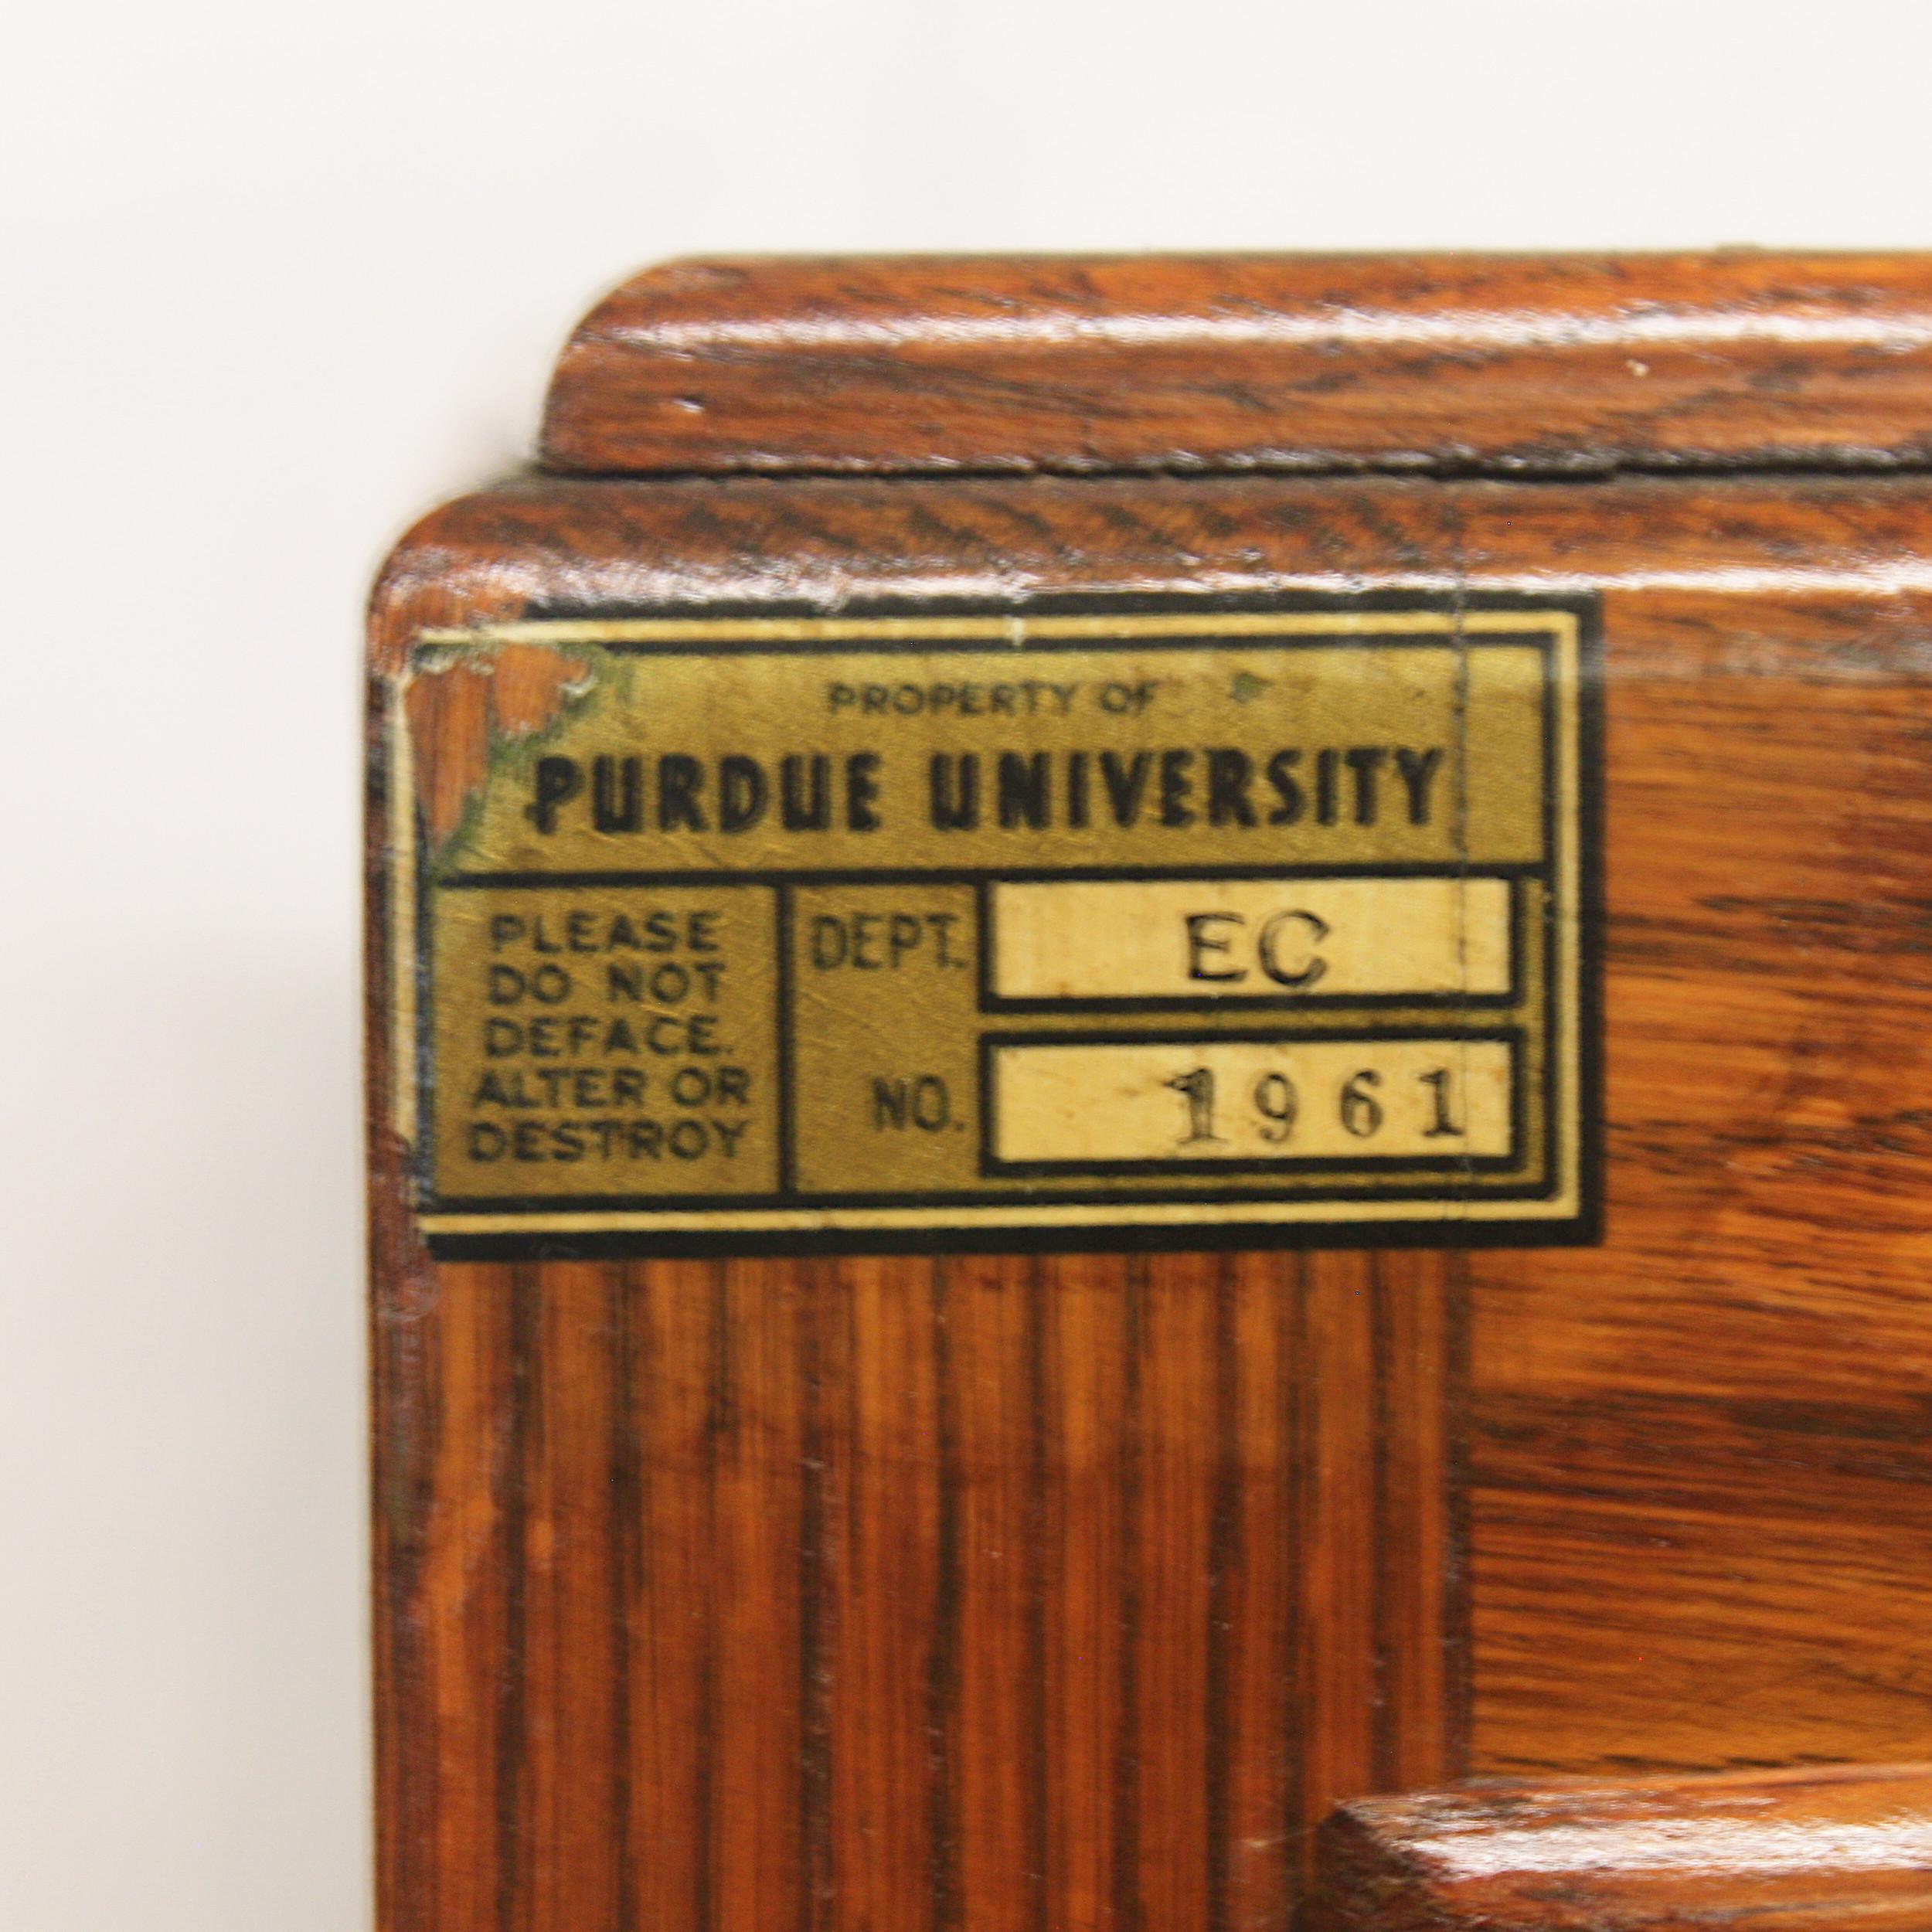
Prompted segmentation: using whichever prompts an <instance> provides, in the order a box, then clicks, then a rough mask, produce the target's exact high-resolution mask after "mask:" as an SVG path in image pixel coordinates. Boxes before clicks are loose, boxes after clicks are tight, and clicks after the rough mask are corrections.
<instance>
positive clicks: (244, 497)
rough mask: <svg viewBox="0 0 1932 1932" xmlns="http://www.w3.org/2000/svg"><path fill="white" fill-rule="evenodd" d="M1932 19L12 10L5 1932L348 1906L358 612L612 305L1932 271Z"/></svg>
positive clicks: (728, 8) (357, 7)
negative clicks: (1919, 259) (847, 254)
mask: <svg viewBox="0 0 1932 1932" xmlns="http://www.w3.org/2000/svg"><path fill="white" fill-rule="evenodd" d="M1929 55H1932V9H1926V8H1925V7H1923V5H1869V4H1862V5H1861V4H1852V3H1848V0H1841V4H1838V5H1834V6H1830V7H1825V6H1814V5H1781V4H1777V3H1776V0H1703V3H1702V4H1700V3H1699V0H1672V3H1669V4H1627V5H1590V4H1581V3H1580V0H1567V3H1566V0H1538V3H1536V4H1524V5H1482V4H1476V3H1474V0H1461V3H1460V4H1440V5H1421V4H1384V5H1375V4H1365V3H1363V0H1355V3H1354V4H1350V3H1349V0H1324V3H1323V4H1321V5H1301V4H1298V3H1296V0H1272V3H1271V4H1269V3H1257V4H1245V5H1243V4H1228V3H1227V0H1193V3H1192V4H1176V5H1146V4H1140V3H1139V0H1112V4H1110V5H1093V6H1086V5H1056V4H1053V3H1052V0H1032V4H1020V5H1015V4H1009V0H976V4H975V5H971V6H967V5H952V6H935V5H930V4H927V5H920V4H918V0H831V3H830V4H818V5H807V4H801V3H798V0H794V4H791V5H787V4H784V3H783V0H763V3H761V4H753V3H750V0H738V3H737V4H719V0H712V4H709V5H701V4H686V5H680V6H677V7H675V8H669V7H662V8H660V7H653V6H651V5H643V4H635V3H634V4H630V5H587V4H582V3H581V0H549V4H547V5H536V4H532V0H462V3H461V4H460V5H458V4H449V5H428V4H423V3H422V0H383V4H380V5H374V4H370V3H369V0H330V4H328V5H318V6H304V7H277V6H274V5H263V4H261V0H175V4H172V5H155V4H153V0H145V4H140V5H136V4H133V3H132V0H108V4H105V5H102V4H98V3H97V4H95V5H80V4H75V3H74V0H70V4H68V5H66V6H63V7H53V6H47V5H39V6H35V7H32V8H31V9H22V12H20V14H19V15H17V16H16V17H15V19H14V22H13V23H12V26H11V27H10V28H9V31H8V37H7V39H6V40H5V43H4V46H3V47H0V198H3V199H4V220H5V233H4V249H3V250H0V263H4V267H0V398H3V399H4V401H3V402H0V557H3V558H4V566H5V576H4V583H5V601H4V606H3V607H0V625H3V626H4V628H0V653H3V654H4V657H3V661H0V668H4V674H5V675H4V681H3V682H0V815H3V818H0V824H3V825H4V831H0V855H3V856H0V1094H4V1106H0V1563H3V1564H4V1590H3V1591H0V1932H83V1928H84V1929H85V1932H121V1929H122V1928H125V1929H126V1932H176V1929H177V1928H179V1929H180V1932H188V1929H189V1928H192V1932H267V1928H274V1932H324V1929H325V1928H326V1929H327V1932H354V1929H355V1928H356V1927H360V1926H363V1925H366V1923H367V1922H368V1918H369V1906H368V1902H367V1901H368V1883H367V1871H366V1868H367V1863H368V1855H367V1845H368V1832H367V1827H366V1809H367V1777H366V1769H365V1760H366V1750H367V1743H366V1719H365V1702H366V1688H365V1665H364V1646H365V1624H366V1617H365V1607H364V1594H365V1586H364V1563H365V1552H364V1542H363V1535H362V1512H363V1467H364V1464H363V1450H362V1430H363V1416H362V1383H361V1376H362V1335H361V1314H360V1300H361V1293H362V1282H361V1268H362V1257H361V1247H360V1233H359V1213H360V1203H359V1149H358V1145H357V1129H356V1108H357V1088H356V1051H357V1048H356V1037H355V1017H354V1013H355V997H356V971H357V965H356V907H355V813H356V783H357V773H358V767H357V750H356V741H355V702H356V695H357V682H356V653H357V648H358V622H359V607H360V604H361V601H362V595H363V591H364V587H365V585H366V582H367V580H368V578H369V575H370V573H371V572H372V570H373V569H374V567H375V566H376V562H377V560H378V559H379V555H380V553H381V552H382V550H383V548H384V546H385V544H386V541H387V540H388V539H389V537H390V536H391V535H392V534H393V532H395V531H396V529H398V528H399V527H400V526H401V524H402V523H403V522H404V521H405V520H406V519H407V518H408V517H409V516H410V515H411V513H412V512H414V511H416V510H417V509H420V508H421V507H423V505H426V503H427V502H428V501H429V500H430V499H432V498H435V497H436V496H437V495H442V494H447V493H449V492H453V491H455V490H457V489H458V488H462V487H464V486H465V485H468V484H470V483H472V482H474V481H481V480H482V479H484V478H487V477H488V476H489V475H490V474H492V472H494V471H498V470H501V469H502V468H505V467H506V466H508V465H509V464H512V462H514V461H516V460H517V459H518V457H519V454H520V453H521V452H522V450H523V449H524V447H525V446H526V440H527V439H528V437H529V434H530V431H531V430H532V427H533V424H534V421H535V417H536V406H537V401H538V397H539V393H540V389H541V386H542V383H543V377H544V374H545V370H546V363H547V362H548V359H549V356H550V355H551V353H552V352H553V348H554V346H555V345H556V342H558V340H559V338H560V336H561V335H562V333H563V330H564V329H565V328H566V326H567V325H568V324H569V323H570V321H572V319H573V318H574V316H575V315H577V312H578V311H580V309H581V308H583V306H584V305H585V304H586V303H587V301H588V300H589V299H590V298H591V297H592V296H594V294H597V293H598V292H599V291H600V288H601V287H603V286H604V285H605V284H607V283H609V282H611V281H614V280H616V279H617V278H618V277H620V276H621V274H624V272H625V271H626V270H629V269H631V268H632V267H636V266H638V265H641V264H643V263H645V262H646V261H648V260H651V259H653V258H655V257H663V256H666V255H672V254H676V253H684V252H690V251H697V250H811V249H821V248H840V249H861V248H866V249H931V248H949V249H951V248H1030V249H1049V248H1139V247H1386V246H1403V245H1424V246H1458V245H1462V246H1492V247H1494V246H1505V247H1562V246H1566V245H1567V246H1571V247H1576V246H1590V247H1597V246H1608V245H1621V246H1640V247H1658V246H1671V245H1676V244H1692V245H1696V244H1702V243H1716V242H1733V241H1757V242H1765V243H1778V242H1790V243H1822V244H1827V245H1833V246H1852V245H1861V244H1868V243H1869V244H1876V245H1895V246H1900V245H1902V246H1910V245H1911V244H1912V243H1914V242H1917V243H1920V244H1923V243H1926V242H1927V240H1928V234H1927V185H1928V183H1927V168H1926V162H1925V154H1926V147H1925V127H1926V122H1927V107H1926V105H1925V90H1926V78H1925V77H1926V75H1927V72H1928V56H1929Z"/></svg>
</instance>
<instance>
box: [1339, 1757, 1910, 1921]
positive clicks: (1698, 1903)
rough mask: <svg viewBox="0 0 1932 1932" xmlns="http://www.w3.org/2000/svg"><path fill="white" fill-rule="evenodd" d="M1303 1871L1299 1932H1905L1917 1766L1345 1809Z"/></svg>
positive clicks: (1564, 1788)
mask: <svg viewBox="0 0 1932 1932" xmlns="http://www.w3.org/2000/svg"><path fill="white" fill-rule="evenodd" d="M1316 1869H1317V1878H1316V1883H1315V1892H1314V1895H1313V1896H1312V1897H1311V1900H1310V1902H1309V1906H1308V1910H1307V1911H1306V1912H1305V1913H1304V1917H1303V1920H1302V1923H1303V1925H1304V1927H1305V1928H1306V1932H1475V1928H1477V1927H1481V1928H1483V1932H1639V1929H1640V1928H1641V1932H1691V1928H1692V1927H1708V1926H1711V1925H1717V1924H1721V1925H1724V1926H1727V1927H1736V1928H1739V1932H1751V1929H1752V1928H1754V1927H1776V1928H1777V1932H1844V1928H1845V1927H1848V1926H1854V1925H1855V1926H1860V1927H1870V1928H1872V1932H1923V1928H1925V1927H1927V1926H1932V1767H1927V1766H1926V1765H1923V1764H1900V1765H1874V1766H1861V1765H1849V1766H1841V1767H1833V1768H1831V1769H1827V1770H1798V1771H1774V1772H1764V1771H1750V1772H1745V1773H1742V1774H1733V1775H1731V1776H1729V1777H1675V1778H1653V1779H1646V1780H1643V1781H1628V1782H1624V1783H1617V1784H1582V1783H1577V1784H1498V1785H1488V1786H1485V1787H1481V1788H1479V1789H1477V1790H1474V1791H1437V1792H1429V1793H1423V1794H1417V1795H1415V1796H1413V1797H1404V1798H1369V1799H1363V1800H1360V1801H1357V1802H1355V1803H1354V1804H1349V1805H1345V1806H1344V1807H1343V1808H1342V1810H1341V1811H1339V1812H1338V1814H1337V1815H1336V1816H1335V1818H1333V1819H1332V1820H1331V1821H1329V1822H1328V1824H1327V1825H1325V1826H1324V1827H1323V1828H1322V1831H1321V1838H1320V1842H1319V1850H1318V1857H1317V1865H1316Z"/></svg>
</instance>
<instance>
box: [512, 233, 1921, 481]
mask: <svg viewBox="0 0 1932 1932" xmlns="http://www.w3.org/2000/svg"><path fill="white" fill-rule="evenodd" d="M543 457H544V461H545V462H546V464H549V466H550V467H551V468H555V469H560V470H572V471H704V472H707V473H713V474H715V473H717V472H719V471H764V472H767V473H770V472H787V471H790V472H797V471H821V472H838V471H872V472H877V471H932V472H946V471H960V470H980V471H1014V470H1058V471H1080V472H1097V471H1124V470H1150V471H1151V470H1165V471H1174V470H1179V471H1211V470H1216V469H1219V470H1233V469H1264V470H1265V469H1290V470H1321V469H1337V468H1343V469H1345V468H1387V469H1399V470H1406V471H1417V470H1434V471H1457V470H1462V471H1467V470H1468V469H1470V468H1472V467H1475V468H1488V469H1490V470H1492V471H1503V470H1519V471H1522V470H1526V471H1537V472H1555V473H1558V474H1563V473H1576V472H1586V473H1600V472H1604V471H1610V470H1614V469H1616V468H1619V467H1621V468H1631V467H1642V468H1658V469H1682V468H1686V467H1689V468H1709V467H1711V466H1713V465H1727V464H1728V465H1733V466H1736V465H1746V466H1749V465H1759V466H1762V465H1766V464H1781V465H1787V466H1791V465H1801V466H1806V467H1811V468H1819V467H1844V466H1848V465H1849V466H1854V467H1867V468H1869V467H1871V466H1872V465H1874V464H1900V463H1905V464H1917V463H1923V462H1924V461H1927V458H1928V457H1932V256H1927V255H1852V254H1811V255H1794V254H1776V253H1759V252H1757V251H1754V250H1730V251H1726V252H1724V253H1717V254H1702V255H1653V256H1614V255H1612V256H1560V257H1526V256H1481V255H1451V256H1444V255H1393V256H1360V255H1326V256H1324V255H1304V256H1295V255H1283V256H1267V255H1233V256H1218V257H1216V256H1209V257H1145V256H1138V257H1092V258H1090V259H1084V260H1083V259H1081V258H1079V257H1072V258H1069V257H1043V258H1031V259H1029V258H1027V257H1003V258H998V257H996V258H988V259H975V258H971V257H965V258H959V257H953V258H947V257H931V258H926V259H920V258H911V259H906V260H890V259H886V260H879V259H877V258H864V257H860V258H852V257H846V258H837V257H833V258H829V259H811V260H783V259H779V260H723V261H693V262H683V263H675V264H672V265H670V266H669V267H662V268H658V269H654V270H651V271H650V272H648V274H644V275H641V276H639V277H637V278H636V279H635V280H634V281H631V282H628V283H627V284H625V285H624V287H622V288H621V289H619V290H618V291H617V292H616V293H615V294H613V295H611V297H610V298H608V299H607V300H606V301H604V302H603V303H601V304H599V305H598V307H597V308H595V309H594V310H593V311H592V312H591V313H590V315H589V316H587V318H585V320H584V321H583V324H582V325H580V327H579V328H578V329H577V332H576V333H575V335H573V337H572V338H571V340H570V344H569V345H568V347H567V348H566V350H565V351H564V353H563V358H562V359H561V361H560V364H559V366H558V369H557V377H556V383H555V385H554V386H553V389H552V391H551V395H550V400H549V408H548V410H547V413H546V424H545V430H544V440H543Z"/></svg>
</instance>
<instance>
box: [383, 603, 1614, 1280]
mask: <svg viewBox="0 0 1932 1932" xmlns="http://www.w3.org/2000/svg"><path fill="white" fill-rule="evenodd" d="M1590 615H1591V613H1590V610H1589V608H1588V607H1587V606H1585V605H1582V604H1577V603H1573V602H1561V603H1557V602H1529V601H1526V600H1515V601H1510V602H1508V603H1506V604H1498V605H1496V606H1495V607H1490V606H1488V605H1476V606H1464V607H1461V608H1460V609H1458V608H1454V607H1449V606H1447V605H1446V604H1442V603H1440V602H1434V601H1428V600H1409V601H1406V602H1405V603H1403V604H1400V606H1396V607H1392V606H1391V605H1390V604H1389V602H1388V600H1378V601H1377V602H1376V603H1375V604H1368V603H1366V602H1362V603H1349V602H1338V603H1330V604H1325V605H1323V606H1321V607H1314V606H1312V605H1311V604H1308V603H1307V602H1303V603H1301V604H1293V605H1276V606H1273V607H1267V608H1258V609H1257V608H1251V609H1244V610H1239V611H1230V610H1224V609H1216V610H1214V611H1202V610H1201V609H1198V608H1193V607H1189V606H1188V605H1187V604H1185V603H1183V602H1182V601H1180V600H1175V601H1174V602H1173V603H1172V604H1170V605H1168V606H1165V607H1149V606H1148V605H1146V604H1141V605H1139V606H1137V607H1134V608H1132V609H1124V608H1121V607H1099V606H1097V607H1092V608H1089V609H1083V610H1070V609H1063V608H1056V609H1055V610H1054V611H1053V612H1052V613H1051V614H1028V615H1025V616H1019V615H1013V614H989V615H980V616H961V615H958V614H951V613H944V614H942V613H937V612H936V613H934V614H931V615H912V616H893V617H878V616H864V617H838V618H804V617H777V616H774V617H731V618H719V619H707V618H702V617H696V618H694V617H609V618H603V617H589V618H576V619H570V620H568V621H555V622H549V621H545V622H530V623H521V624H509V625H503V626H498V627H495V628H483V629H478V630H475V631H449V632H437V633H431V634H426V635H425V636H424V637H423V638H421V639H420V641H419V642H418V644H417V646H416V648H414V649H413V651H412V653H411V655H410V662H409V666H408V669H407V671H406V674H405V675H404V676H403V679H400V681H399V683H398V685H397V689H396V693H395V698H396V703H395V707H394V717H393V731H392V733H391V747H392V756H393V773H392V779H391V786H390V796H391V799H392V806H393V816H392V825H391V831H392V842H393V862H394V876H393V893H392V906H393V929H392V937H393V944H394V949H395V964H396V973H395V975H394V981H395V984H396V987H397V988H398V1000H397V1006H396V1045H397V1049H398V1051H397V1063H398V1065H399V1066H402V1067H404V1068H406V1069H407V1070H410V1072H411V1073H413V1077H411V1078H407V1079H405V1080H403V1081H401V1082H400V1083H399V1090H398V1096H397V1117H398V1125H399V1127H400V1128H401V1129H402V1131H403V1134H405V1136H406V1138H407V1139H408V1141H410V1144H411V1145H412V1146H413V1148H414V1149H415V1151H416V1155H417V1211H418V1213H419V1216H420V1222H421V1225H422V1226H423V1230H424V1232H425V1233H426V1234H427V1236H429V1238H430V1240H431V1242H432V1243H433V1244H434V1245H436V1246H437V1247H440V1248H441V1249H443V1250H446V1251H451V1252H458V1251H471V1252H479V1253H484V1252H487V1253H512V1252H516V1251H519V1250H521V1251H539V1250H540V1251H542V1252H545V1253H566V1252H581V1253H624V1252H638V1253H651V1252H671V1251H678V1252H691V1251H705V1250H723V1251H730V1250H757V1249H764V1250H773V1249H777V1250H812V1249H826V1248H832V1249H837V1248H842V1247H849V1248H861V1247H874V1248H876V1247H893V1248H905V1247H942V1248H943V1247H965V1246H976V1247H989V1246H992V1247H1017V1248H1023V1247H1040V1246H1049V1245H1050V1246H1055V1247H1069V1246H1120V1245H1134V1244H1145V1245H1149V1246H1153V1245H1161V1246H1175V1245H1209V1244H1217V1243H1240V1244H1243V1245H1250V1244H1251V1245H1264V1244H1270V1243H1281V1242H1286V1241H1295V1242H1304V1243H1311V1244H1321V1245H1335V1244H1340V1243H1353V1244H1360V1243H1376V1244H1381V1243H1396V1242H1410V1243H1413V1242H1417V1241H1421V1242H1424V1243H1427V1244H1430V1245H1444V1246H1446V1245H1454V1244H1460V1243H1467V1242H1471V1241H1549V1240H1567V1241H1578V1240H1590V1239H1592V1238H1594V1167H1595V1155H1594V1148H1595V1143H1596V1138H1597V1135H1596V1131H1595V1127H1596V1123H1595V1117H1594V1109H1595V1107H1596V1105H1597V1102H1596V1098H1595V1080H1594V1060H1595V1049H1594V1005H1595V1002H1594V994H1593V991H1592V988H1593V986H1594V967H1595V961H1594V958H1593V957H1592V952H1593V948H1594V941H1593V938H1592V933H1593V930H1594V927H1593V923H1592V920H1591V917H1590V913H1591V906H1592V902H1593V897H1594V893H1593V887H1592V883H1591V882H1592V880H1593V879H1594V865H1595V855H1594V849H1593V839H1594V800H1595V797H1596V774H1595V769H1594V767H1595V760H1596V755H1597V754H1596V750H1595V737H1596V734H1595V732H1594V727H1593V725H1592V722H1591V717H1592V713H1591V704H1590V699H1591V695H1592V681H1591V679H1590V673H1589V666H1588V662H1587V655H1588V651H1589V648H1590V645H1589V623H1590Z"/></svg>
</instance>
